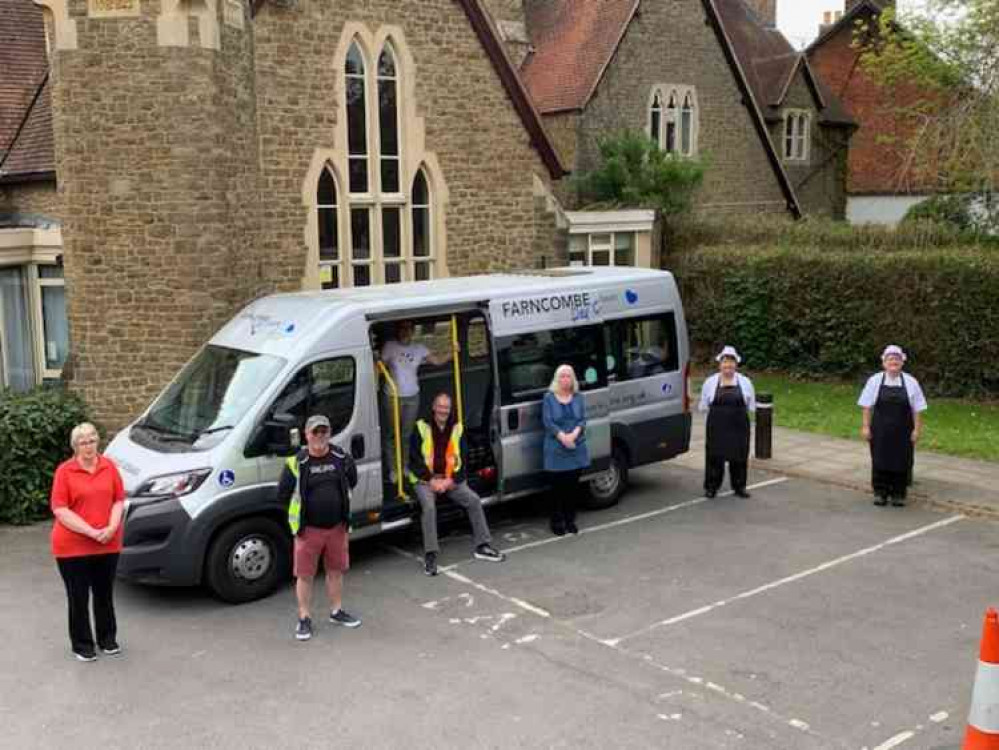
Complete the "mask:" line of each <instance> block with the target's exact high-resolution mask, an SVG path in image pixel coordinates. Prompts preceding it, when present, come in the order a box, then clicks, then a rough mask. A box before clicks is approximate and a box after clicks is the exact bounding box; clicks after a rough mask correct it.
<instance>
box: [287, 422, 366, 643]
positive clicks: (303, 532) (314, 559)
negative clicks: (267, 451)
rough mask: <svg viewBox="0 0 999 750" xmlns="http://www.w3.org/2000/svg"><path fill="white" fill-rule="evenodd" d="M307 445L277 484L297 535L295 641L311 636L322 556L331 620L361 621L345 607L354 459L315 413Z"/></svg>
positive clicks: (351, 625) (354, 623)
mask: <svg viewBox="0 0 999 750" xmlns="http://www.w3.org/2000/svg"><path fill="white" fill-rule="evenodd" d="M305 438H306V441H307V445H306V447H305V448H304V449H303V450H301V451H299V452H298V453H297V454H296V455H294V456H292V457H291V458H289V459H288V461H287V462H286V464H285V467H284V471H283V472H282V473H281V481H280V483H279V484H278V495H277V496H278V502H279V503H281V504H284V503H288V525H289V526H291V533H292V534H294V535H295V559H294V567H295V579H296V580H295V595H296V597H297V598H298V625H297V627H296V628H295V638H297V639H298V640H300V641H307V640H309V639H310V638H311V637H312V615H311V614H310V604H311V602H312V581H313V579H314V578H315V575H316V568H317V566H318V563H319V557H320V556H322V558H323V566H324V567H325V568H326V593H327V595H328V596H329V603H330V622H332V623H333V624H334V625H343V626H344V627H348V628H356V627H358V626H359V625H360V624H361V621H360V619H358V618H357V617H354V616H353V615H350V614H348V613H347V612H345V611H344V610H343V608H342V607H341V594H342V591H343V572H344V571H345V570H347V568H349V567H350V557H349V554H348V539H347V529H348V523H349V521H350V491H351V489H353V487H354V486H355V485H357V466H355V464H354V459H353V458H351V457H350V455H349V454H347V453H345V452H344V451H343V450H341V449H340V448H339V447H338V446H336V445H333V444H332V443H330V421H329V419H327V418H326V417H325V416H323V415H322V414H314V415H313V416H311V417H309V419H308V420H307V421H306V423H305Z"/></svg>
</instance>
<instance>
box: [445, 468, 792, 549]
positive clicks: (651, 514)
mask: <svg viewBox="0 0 999 750" xmlns="http://www.w3.org/2000/svg"><path fill="white" fill-rule="evenodd" d="M786 481H787V477H777V478H776V479H768V480H766V481H765V482H757V483H756V484H751V485H749V486H748V487H747V488H746V489H748V490H755V489H759V488H760V487H769V486H771V485H774V484H781V483H782V482H786ZM731 494H732V492H731V490H730V491H728V492H722V493H720V494H719V495H718V497H726V496H728V495H731ZM710 499H711V498H708V497H704V496H703V495H702V496H701V497H697V498H694V499H693V500H686V501H685V502H682V503H677V504H676V505H667V506H666V507H665V508H657V509H656V510H650V511H648V512H647V513H639V514H637V515H634V516H625V517H624V518H619V519H617V520H616V521H608V522H607V523H601V524H598V525H596V526H588V527H586V528H585V529H580V530H579V536H583V535H584V534H593V533H596V532H598V531H606V530H607V529H613V528H616V527H618V526H624V525H626V524H629V523H637V522H638V521H644V520H646V519H648V518H655V517H656V516H661V515H663V514H664V513H672V512H673V511H677V510H683V509H684V508H692V507H694V506H695V505H700V504H701V503H706V502H708V501H709V500H710ZM570 539H572V535H571V534H566V535H565V536H550V537H546V538H545V539H538V540H536V541H533V542H527V543H525V544H518V545H517V546H516V547H507V548H506V549H503V550H501V552H504V553H505V554H508V555H509V554H510V553H511V552H521V551H523V550H525V549H532V548H534V547H542V546H544V545H546V544H554V543H556V542H565V541H568V540H570ZM452 567H453V566H452Z"/></svg>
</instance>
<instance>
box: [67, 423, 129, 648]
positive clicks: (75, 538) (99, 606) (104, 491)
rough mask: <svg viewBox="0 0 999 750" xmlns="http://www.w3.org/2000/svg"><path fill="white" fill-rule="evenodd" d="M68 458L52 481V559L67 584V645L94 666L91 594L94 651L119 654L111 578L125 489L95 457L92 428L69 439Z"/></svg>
mask: <svg viewBox="0 0 999 750" xmlns="http://www.w3.org/2000/svg"><path fill="white" fill-rule="evenodd" d="M69 442H70V445H71V446H72V447H73V457H72V458H70V459H69V460H67V461H64V462H63V463H61V464H60V465H59V468H58V469H56V472H55V477H54V479H53V480H52V496H51V504H52V513H53V514H55V523H54V524H53V526H52V554H53V555H54V556H55V559H56V564H57V565H58V566H59V573H60V574H61V575H62V580H63V582H64V583H65V584H66V597H67V599H68V600H69V640H70V642H71V643H72V646H73V653H74V654H75V655H76V658H77V659H79V660H80V661H94V660H95V659H96V658H97V649H96V648H95V644H94V636H93V632H92V631H91V629H90V592H91V590H92V591H93V594H94V620H95V624H96V626H97V644H96V645H97V646H99V647H100V649H101V651H102V652H103V653H105V654H108V655H111V654H118V653H121V648H120V647H119V646H118V641H117V625H116V623H115V618H114V600H113V590H114V578H115V570H116V569H117V567H118V554H119V553H120V552H121V537H122V527H121V518H122V513H123V511H124V508H125V488H124V485H123V484H122V481H121V475H120V474H119V473H118V467H116V466H115V465H114V464H113V463H112V462H111V460H110V459H108V458H106V457H104V456H102V455H100V454H99V453H98V452H97V448H98V444H99V442H100V437H99V436H98V434H97V428H95V427H94V426H93V425H92V424H89V423H87V422H84V423H83V424H79V425H77V426H76V427H74V428H73V431H72V433H71V434H70V439H69Z"/></svg>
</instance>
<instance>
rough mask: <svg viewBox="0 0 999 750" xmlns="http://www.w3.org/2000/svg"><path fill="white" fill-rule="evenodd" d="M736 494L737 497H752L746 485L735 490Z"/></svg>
mask: <svg viewBox="0 0 999 750" xmlns="http://www.w3.org/2000/svg"><path fill="white" fill-rule="evenodd" d="M735 496H736V497H741V498H743V499H745V498H748V497H752V496H751V495H750V494H749V493H748V492H746V488H745V487H740V488H739V489H737V490H735Z"/></svg>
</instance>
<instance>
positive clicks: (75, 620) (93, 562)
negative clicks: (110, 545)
mask: <svg viewBox="0 0 999 750" xmlns="http://www.w3.org/2000/svg"><path fill="white" fill-rule="evenodd" d="M56 564H57V565H58V566H59V573H60V575H62V580H63V583H65V584H66V598H67V599H68V600H69V640H70V643H72V644H73V650H74V651H76V652H78V653H87V652H92V651H93V650H94V636H93V631H91V629H90V592H91V590H92V591H93V592H94V622H95V624H96V625H97V643H98V644H100V645H101V646H104V647H107V646H111V645H112V644H114V643H115V640H116V639H117V636H118V624H117V622H115V617H114V576H115V571H116V570H117V568H118V555H117V553H115V554H110V555H84V556H82V557H57V558H56Z"/></svg>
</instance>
